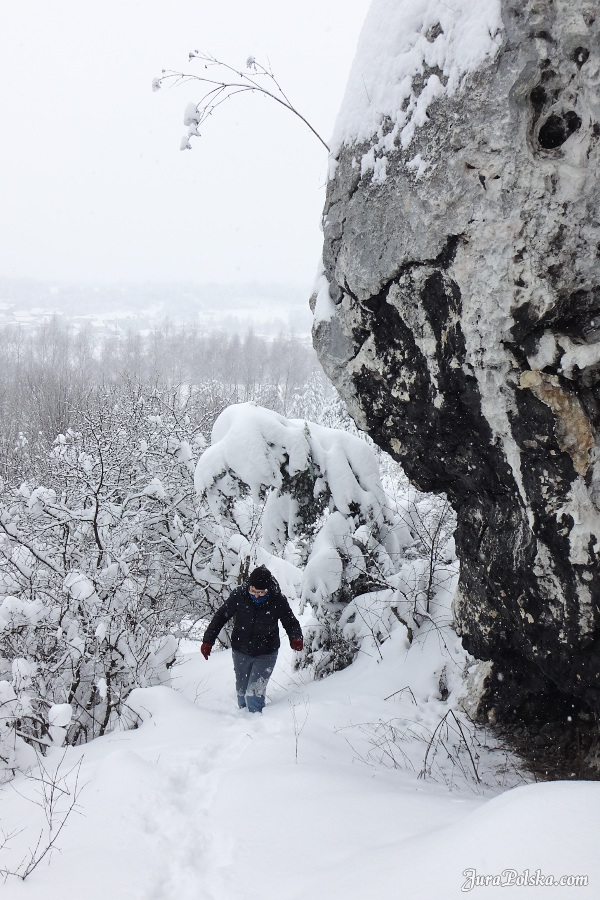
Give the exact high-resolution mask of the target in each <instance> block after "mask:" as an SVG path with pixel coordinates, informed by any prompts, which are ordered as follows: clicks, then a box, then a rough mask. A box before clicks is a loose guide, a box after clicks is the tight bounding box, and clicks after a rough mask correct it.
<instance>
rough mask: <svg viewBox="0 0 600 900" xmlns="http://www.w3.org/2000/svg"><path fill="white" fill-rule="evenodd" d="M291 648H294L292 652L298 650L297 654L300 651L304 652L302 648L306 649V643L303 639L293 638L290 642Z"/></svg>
mask: <svg viewBox="0 0 600 900" xmlns="http://www.w3.org/2000/svg"><path fill="white" fill-rule="evenodd" d="M290 647H291V648H292V650H296V652H298V653H299V652H300V650H302V648H303V647H304V641H303V640H302V638H292V640H291V641H290Z"/></svg>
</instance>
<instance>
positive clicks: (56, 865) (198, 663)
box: [0, 626, 600, 900]
mask: <svg viewBox="0 0 600 900" xmlns="http://www.w3.org/2000/svg"><path fill="white" fill-rule="evenodd" d="M442 637H444V634H443V633H442V632H439V631H437V630H436V629H432V630H431V631H430V632H429V633H427V634H424V635H421V634H420V633H419V634H418V635H417V636H416V637H415V640H414V642H413V644H412V646H411V647H410V649H409V646H408V641H407V639H406V634H405V630H404V628H402V627H401V626H399V627H398V628H397V629H396V630H395V631H393V632H392V635H391V637H390V638H389V639H388V640H387V641H386V642H385V643H384V644H383V646H382V647H381V659H379V657H378V655H377V654H375V655H371V654H370V653H369V650H368V648H366V649H365V651H364V652H363V653H362V654H361V655H360V656H359V658H358V660H357V661H356V662H355V663H354V664H353V665H352V666H351V667H349V668H348V669H345V670H344V671H342V672H338V673H336V674H334V675H332V676H330V677H329V678H327V679H324V680H322V681H318V682H312V683H305V682H304V680H303V676H302V673H298V672H295V671H294V670H293V667H292V655H293V654H292V652H291V650H290V649H289V648H288V647H284V648H283V649H282V651H281V653H280V658H279V660H278V664H277V667H276V669H275V672H274V675H273V678H272V680H271V683H270V686H269V691H268V698H269V702H268V705H267V707H266V710H265V712H264V714H263V715H262V716H255V717H252V716H250V715H249V714H248V713H247V712H245V711H238V710H236V709H235V696H234V690H233V673H232V666H231V657H230V652H229V651H223V652H220V653H214V654H213V655H212V656H211V658H210V660H209V661H208V662H206V661H205V660H204V659H203V658H202V657H201V655H200V654H199V653H190V654H188V655H186V656H185V657H183V658H182V664H181V665H180V666H178V667H177V669H176V670H175V672H174V674H173V689H171V688H166V687H154V688H149V689H146V690H138V691H136V692H135V693H134V694H133V695H132V699H131V706H132V708H133V709H134V710H136V711H137V712H138V714H139V715H140V717H141V718H142V719H143V722H142V724H141V725H140V727H138V728H137V729H135V730H130V731H123V732H119V733H113V734H111V735H108V736H106V737H104V738H100V739H98V740H96V741H93V742H92V743H90V744H88V745H87V746H85V747H82V748H71V749H69V750H68V751H67V753H66V756H65V758H64V759H63V760H62V764H61V768H62V771H64V772H67V771H68V770H69V769H71V768H72V766H73V765H74V764H75V763H76V762H77V761H78V760H79V759H81V760H82V765H81V773H80V782H81V783H82V784H84V787H83V790H82V791H81V793H80V796H79V805H80V811H81V815H78V814H72V815H71V817H70V818H69V819H68V820H67V824H66V826H65V829H64V830H63V832H62V834H61V835H60V838H59V840H58V846H59V847H60V851H61V852H55V853H54V854H53V857H52V860H51V863H50V865H47V864H46V862H43V863H42V864H41V865H40V866H39V867H38V868H37V869H36V870H35V871H34V872H33V874H32V875H30V876H29V878H28V879H27V881H26V882H24V883H23V882H20V881H17V880H16V879H14V878H9V879H8V881H7V882H6V884H5V885H4V887H3V896H4V897H6V898H7V900H14V898H32V900H37V898H39V900H42V898H44V900H59V898H61V900H62V898H64V897H71V896H81V897H85V898H86V900H108V898H110V900H121V898H127V900H130V898H131V900H138V898H139V900H188V898H189V900H192V898H194V900H255V898H256V900H258V898H260V900H271V898H278V900H295V898H301V897H303V898H306V897H310V898H314V900H321V898H322V900H325V898H327V900H329V898H337V897H340V898H342V897H343V898H344V900H354V898H356V900H365V898H367V897H369V898H370V897H381V898H388V897H389V898H393V897H398V898H400V897H402V898H408V900H413V898H414V900H417V898H426V900H437V898H452V897H458V896H462V895H464V894H468V893H471V895H472V896H475V895H477V896H479V895H483V896H484V897H485V896H486V895H487V894H488V893H489V892H490V891H491V890H492V889H491V887H490V888H488V889H487V890H486V889H485V888H483V887H476V888H474V889H473V891H471V892H468V891H461V887H463V886H464V885H468V883H469V876H468V875H467V876H465V875H463V872H464V871H465V870H469V869H474V870H475V871H476V872H477V874H481V875H489V876H494V875H498V876H499V875H501V873H502V872H503V871H504V870H507V869H513V870H516V873H517V874H518V876H519V877H521V876H522V873H523V871H524V870H526V869H528V870H529V872H530V874H531V876H533V877H535V873H536V870H537V869H540V870H541V875H543V876H544V877H545V876H548V875H553V876H557V877H558V876H562V875H580V874H582V875H587V876H588V878H589V885H588V886H587V887H547V886H543V887H518V886H516V885H515V886H513V887H512V890H511V891H510V893H509V894H508V896H509V897H528V898H532V900H533V898H535V897H537V896H540V897H541V896H543V897H553V896H556V897H564V898H569V900H570V898H571V897H574V896H581V897H590V898H591V897H597V896H598V895H599V890H600V888H599V885H600V861H599V859H598V854H597V848H596V835H597V833H598V828H599V827H600V784H596V783H589V782H588V783H566V782H554V783H547V784H526V783H525V778H524V776H523V775H522V774H521V773H519V772H518V771H517V769H516V768H515V765H514V761H513V760H511V759H510V757H509V756H508V755H507V754H506V753H505V752H504V751H503V750H502V749H494V748H495V747H496V744H495V743H494V741H495V739H494V738H493V737H492V736H491V735H487V736H486V735H483V734H480V738H481V741H480V743H483V746H479V747H476V746H475V745H474V744H473V745H472V748H471V749H472V752H473V753H474V754H475V753H478V758H477V760H476V765H477V767H478V771H479V773H480V775H481V777H482V779H483V780H484V781H485V782H486V784H481V785H478V784H477V783H476V782H475V780H474V778H473V777H472V769H471V770H470V769H469V764H468V757H466V755H465V754H464V753H462V757H464V759H463V761H462V764H461V765H462V768H461V766H457V765H453V764H452V762H451V761H450V760H448V759H445V758H444V754H443V752H442V749H441V748H438V751H437V753H436V756H435V758H434V765H433V767H432V768H433V773H434V774H435V779H434V778H430V777H427V778H425V779H422V778H419V777H418V773H419V770H420V768H421V767H422V764H423V760H424V756H425V753H426V744H427V741H426V739H424V736H425V738H426V737H427V735H430V734H431V731H432V730H433V728H435V725H436V724H437V723H438V722H439V720H440V717H441V715H443V714H444V712H446V711H447V708H448V703H444V701H442V700H441V699H440V697H439V689H438V688H437V685H436V677H437V675H438V674H439V673H438V668H439V661H440V659H441V658H442V656H441V655H440V654H441V653H442V652H444V653H445V652H446V651H445V650H443V647H442V643H443V642H442V640H441V638H442ZM449 650H450V657H451V656H452V654H453V653H455V652H457V651H456V648H454V649H453V648H452V647H449ZM450 657H449V660H450V662H449V664H450V665H451V658H450ZM406 685H409V686H410V687H411V691H412V694H411V691H408V690H402V688H404V687H406ZM394 692H399V693H396V694H394ZM392 694H394V696H391V697H390V695H392ZM452 696H453V695H452ZM452 696H451V698H450V701H448V702H452ZM385 697H389V699H387V700H386V699H384V698H385ZM390 722H391V724H392V725H393V726H394V727H396V734H397V735H400V734H402V735H404V737H405V738H406V740H404V741H403V742H401V743H400V744H398V745H397V746H394V745H391V744H390V743H389V742H386V740H385V736H386V735H387V736H389V734H390V730H389V728H390V724H389V723H390ZM378 723H379V724H378ZM297 732H299V733H298V735H297V740H296V734H297ZM382 735H384V739H383V740H382ZM411 736H412V737H411ZM449 740H450V743H447V744H446V745H447V746H448V747H449V748H450V749H451V743H452V736H451V735H450V737H449ZM486 744H487V747H486V746H485V745H486ZM389 751H392V752H394V753H395V755H396V759H397V760H398V761H399V762H400V763H401V764H402V765H403V766H404V768H390V767H387V766H386V765H385V762H386V760H387V762H388V763H389V761H390V756H389V755H388V753H389ZM61 758H62V751H58V750H55V751H51V753H50V755H49V757H48V759H47V761H46V764H47V766H48V767H49V768H51V767H52V766H56V765H58V764H59V762H60V761H61ZM429 761H430V762H431V759H430V760H429ZM70 777H71V779H72V778H73V775H71V776H70ZM514 785H520V786H516V787H513V789H511V790H506V788H507V787H512V786H514ZM36 790H39V784H38V783H36V782H35V781H33V780H32V779H31V777H30V778H26V777H22V776H19V777H18V778H17V779H15V781H14V782H12V783H11V784H8V785H5V786H4V787H3V788H2V789H1V791H0V798H1V809H2V828H3V829H4V831H5V832H6V833H9V832H11V831H14V830H16V829H22V831H21V832H20V833H19V834H17V835H15V836H14V837H13V838H12V839H11V841H10V842H9V844H8V845H7V847H5V848H4V849H3V850H2V851H0V860H1V863H0V865H2V866H6V867H9V868H10V867H15V866H16V865H17V864H18V863H19V862H20V860H21V859H22V857H23V856H24V855H25V852H26V850H27V847H29V846H32V845H33V844H34V843H35V841H36V839H37V835H38V834H39V831H40V829H41V828H42V825H43V813H42V810H41V808H40V807H39V806H38V805H36V804H35V803H30V802H28V800H29V799H32V798H35V796H36ZM504 877H505V878H510V877H513V878H514V877H516V875H515V876H510V875H506V876H504Z"/></svg>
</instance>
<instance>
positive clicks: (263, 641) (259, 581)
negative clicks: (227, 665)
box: [200, 566, 304, 713]
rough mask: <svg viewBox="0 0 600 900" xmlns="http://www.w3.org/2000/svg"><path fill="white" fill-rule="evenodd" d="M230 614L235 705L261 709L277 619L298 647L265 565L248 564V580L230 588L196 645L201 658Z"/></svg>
mask: <svg viewBox="0 0 600 900" xmlns="http://www.w3.org/2000/svg"><path fill="white" fill-rule="evenodd" d="M234 616H235V624H234V626H233V633H232V635H231V646H232V652H233V668H234V671H235V688H236V691H237V698H238V706H239V707H240V709H244V707H246V708H247V709H248V712H251V713H254V712H259V713H262V711H263V707H264V705H265V692H266V689H267V684H268V681H269V678H270V677H271V674H272V672H273V669H274V668H275V661H276V659H277V652H278V650H279V622H280V621H281V624H282V625H283V627H284V628H285V630H286V632H287V635H288V637H289V639H290V646H291V648H292V650H296V651H300V650H302V648H303V646H304V644H303V641H302V629H301V627H300V622H299V621H298V619H297V618H296V616H295V615H294V613H293V612H292V610H291V609H290V605H289V603H288V602H287V600H286V599H285V597H284V596H283V594H282V593H281V590H280V587H279V585H278V584H277V582H276V580H275V579H274V578H273V576H272V575H271V573H270V572H269V570H268V569H267V568H266V567H265V566H259V567H258V568H257V569H254V571H253V572H252V573H251V574H250V577H249V578H248V581H247V582H245V583H244V584H242V585H240V586H239V587H237V588H235V590H234V591H232V593H231V594H230V595H229V599H228V600H226V601H225V603H224V604H223V606H221V607H220V609H218V610H217V611H216V613H215V614H214V616H213V617H212V620H211V623H210V625H209V626H208V628H207V629H206V631H205V633H204V638H203V641H202V646H201V647H200V652H201V653H202V655H203V657H204V659H206V660H207V659H208V657H209V656H210V651H211V650H212V647H213V644H214V642H215V641H216V639H217V636H218V634H219V632H220V631H221V629H222V628H223V626H224V625H225V623H226V622H228V621H229V620H230V619H232V618H233V617H234Z"/></svg>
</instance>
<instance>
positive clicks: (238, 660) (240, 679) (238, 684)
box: [231, 650, 254, 709]
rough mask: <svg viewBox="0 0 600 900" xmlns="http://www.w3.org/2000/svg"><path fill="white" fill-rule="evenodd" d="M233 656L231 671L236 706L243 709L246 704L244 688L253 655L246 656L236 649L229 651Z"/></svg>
mask: <svg viewBox="0 0 600 900" xmlns="http://www.w3.org/2000/svg"><path fill="white" fill-rule="evenodd" d="M231 653H232V656H233V671H234V672H235V690H236V693H237V698H238V706H239V708H240V709H243V708H244V707H245V706H246V696H245V695H246V688H247V687H248V681H249V679H250V672H251V671H252V666H253V664H254V657H253V656H247V655H246V654H245V653H239V651H237V650H232V651H231Z"/></svg>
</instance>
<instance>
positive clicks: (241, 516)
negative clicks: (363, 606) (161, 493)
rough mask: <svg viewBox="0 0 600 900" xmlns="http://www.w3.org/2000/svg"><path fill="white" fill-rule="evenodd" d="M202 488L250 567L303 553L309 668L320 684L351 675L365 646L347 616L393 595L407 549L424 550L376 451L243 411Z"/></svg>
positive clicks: (223, 425)
mask: <svg viewBox="0 0 600 900" xmlns="http://www.w3.org/2000/svg"><path fill="white" fill-rule="evenodd" d="M195 483H196V489H197V491H198V493H199V495H200V496H201V497H202V498H203V499H204V500H205V501H206V502H207V504H208V505H209V507H210V509H211V511H212V512H213V514H214V517H215V519H216V520H217V522H218V523H219V524H220V525H221V527H222V528H223V529H224V532H227V531H229V533H230V534H231V536H232V537H233V536H234V535H238V543H237V545H236V547H235V550H236V553H237V554H238V559H239V557H240V556H243V558H244V559H245V560H247V561H248V562H247V563H246V565H254V564H255V563H256V562H266V563H267V564H269V563H271V565H273V562H272V561H273V559H277V558H280V559H281V558H282V559H286V558H288V559H289V557H290V553H291V550H290V548H291V547H293V549H294V551H295V553H296V554H297V562H298V564H299V565H300V566H301V567H302V568H303V574H302V581H301V600H302V605H303V606H304V605H306V604H310V606H311V608H312V610H313V612H314V619H313V621H312V623H311V624H309V626H308V628H307V629H305V636H306V650H305V653H304V658H303V662H304V664H305V665H311V666H313V668H314V670H315V672H317V673H318V674H326V673H327V672H329V671H333V670H335V669H337V668H343V667H344V666H345V665H348V663H349V662H351V661H352V659H353V657H354V655H355V653H356V651H357V648H358V642H357V639H356V636H355V635H354V634H353V633H351V631H352V630H351V629H349V630H348V632H347V633H346V632H343V631H342V630H341V628H340V625H339V620H340V616H341V614H342V612H343V611H344V610H345V609H346V607H347V606H348V604H349V603H351V602H353V601H354V600H355V598H357V597H359V596H361V595H363V594H365V593H366V592H369V591H373V590H378V589H387V588H388V587H389V585H390V580H391V579H393V578H394V576H395V574H396V573H397V572H398V571H399V569H400V567H401V564H402V559H403V552H402V551H403V548H405V547H407V546H409V545H410V544H412V543H414V538H413V536H412V535H411V533H410V530H409V528H408V527H407V526H406V525H405V524H404V523H403V522H402V520H401V518H400V517H399V516H398V515H396V514H395V513H393V512H392V510H391V509H390V506H389V503H388V500H387V497H386V495H385V493H384V491H383V489H382V486H381V481H380V478H379V471H378V465H377V459H376V456H375V454H374V453H373V451H372V449H371V448H370V447H369V446H368V444H367V443H366V442H365V441H363V440H361V439H360V438H358V437H356V436H354V435H352V434H348V433H347V432H344V431H341V430H339V429H333V428H326V427H324V426H321V425H316V424H315V423H313V422H308V421H306V420H291V419H285V418H283V417H282V416H280V415H277V414H276V413H274V412H272V411H270V410H266V409H262V408H260V407H257V406H255V405H253V404H239V405H237V406H232V407H229V408H228V409H227V410H225V411H224V412H223V413H222V414H221V416H220V417H219V418H218V419H217V421H216V422H215V425H214V427H213V432H212V445H211V447H209V448H208V449H207V450H206V451H205V453H204V454H203V455H202V457H201V458H200V460H199V462H198V465H197V468H196V477H195ZM240 536H241V538H240ZM240 540H241V542H242V543H240ZM242 544H243V545H242Z"/></svg>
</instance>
